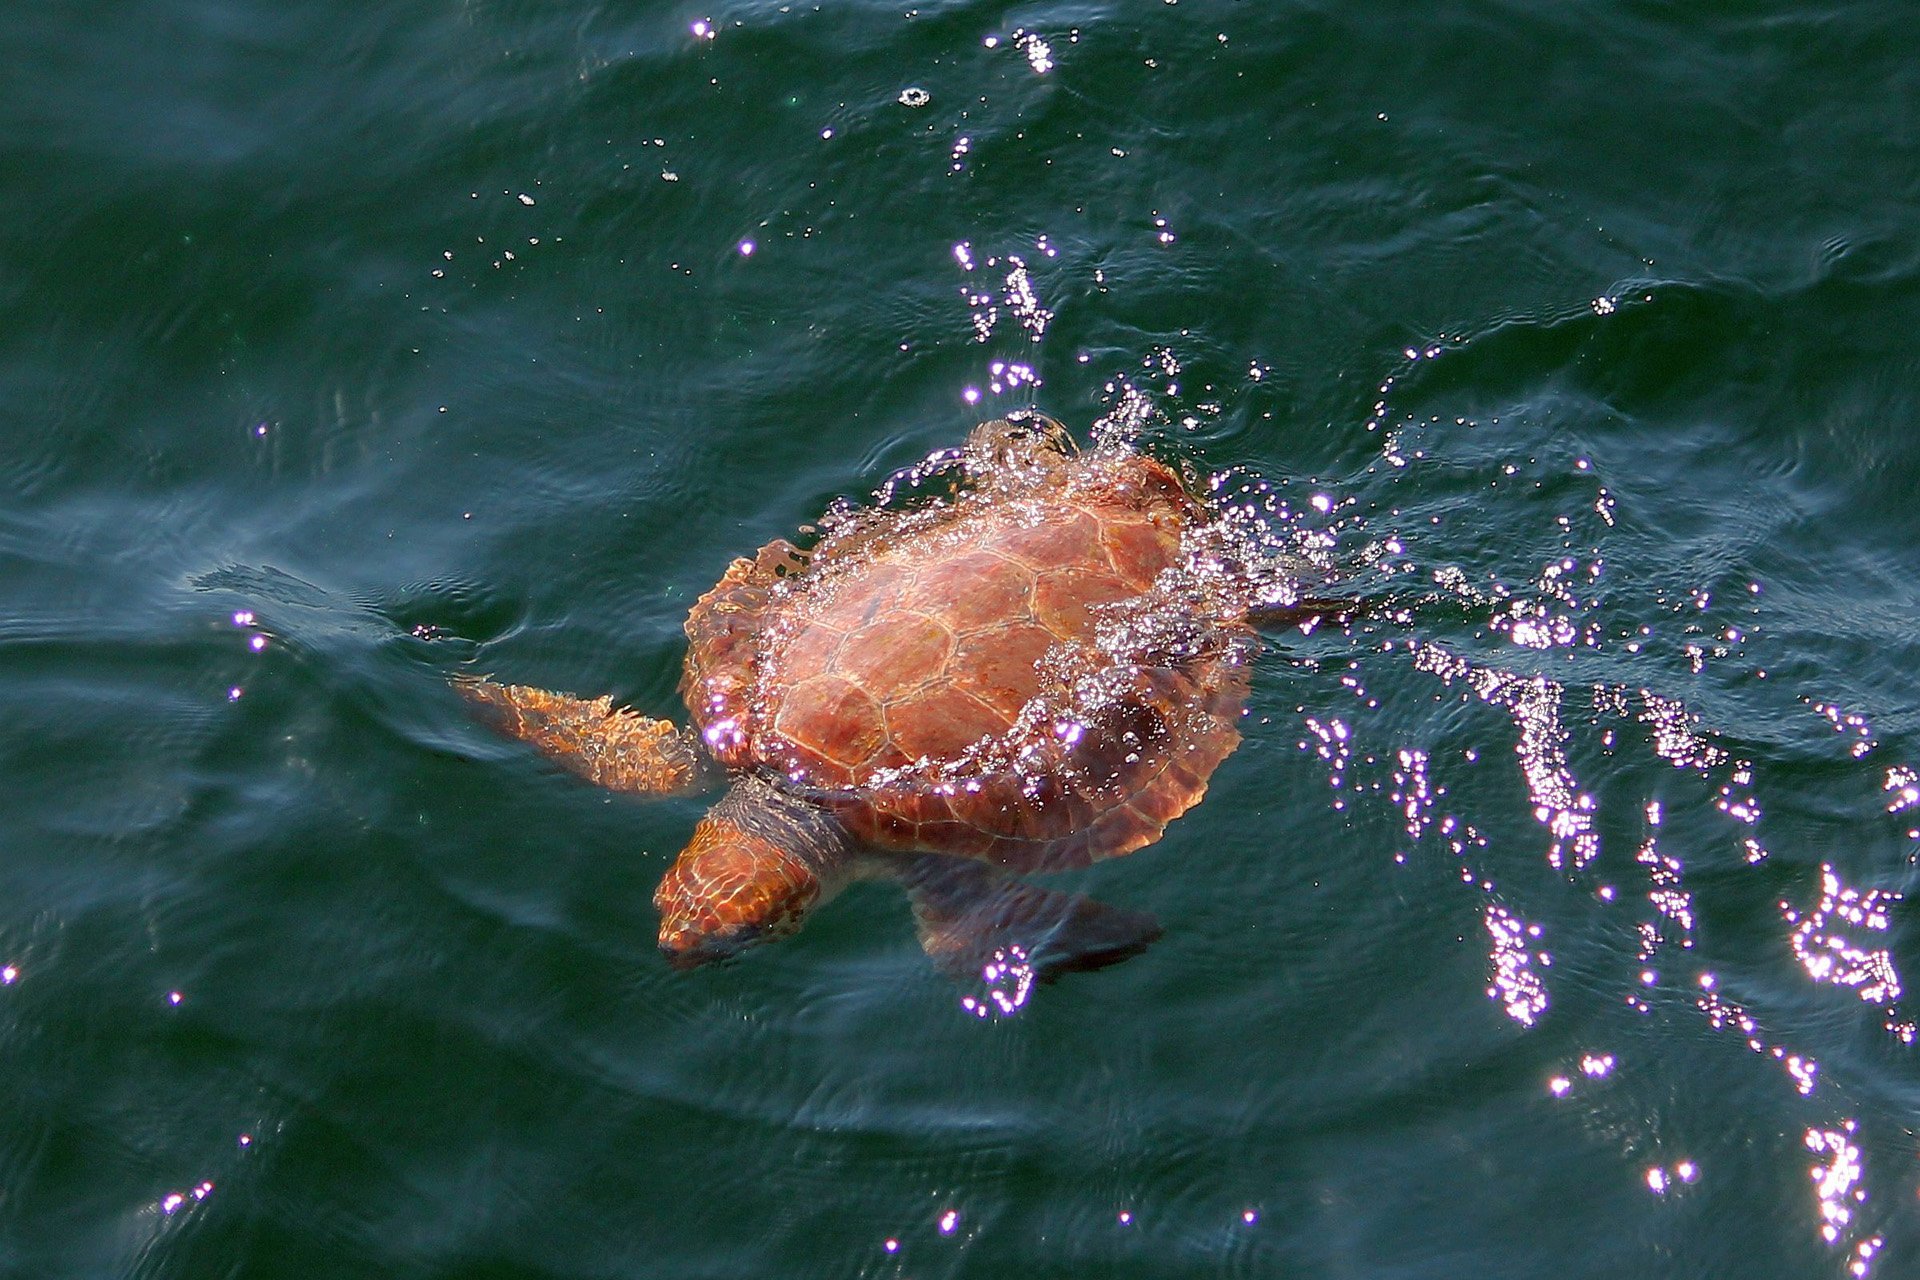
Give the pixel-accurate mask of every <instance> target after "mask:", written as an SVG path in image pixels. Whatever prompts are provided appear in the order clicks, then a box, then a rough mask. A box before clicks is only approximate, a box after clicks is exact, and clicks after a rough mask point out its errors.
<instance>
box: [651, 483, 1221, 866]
mask: <svg viewBox="0 0 1920 1280" xmlns="http://www.w3.org/2000/svg"><path fill="white" fill-rule="evenodd" d="M1070 466H1071V467H1072V468H1074V469H1073V470H1071V471H1069V473H1068V474H1067V475H1066V476H1063V477H1058V478H1056V479H1054V480H1052V481H1050V482H1049V486H1050V487H1049V488H1048V489H1047V490H1046V491H1044V492H1037V493H1029V494H1026V495H1024V496H1008V495H1004V494H996V495H986V496H981V495H976V498H977V500H975V501H971V502H966V501H963V502H960V503H958V504H956V505H955V506H954V507H953V508H952V510H951V511H950V512H949V513H947V514H946V515H945V516H944V517H942V518H936V519H934V520H931V521H929V522H923V523H922V524H920V525H918V526H914V525H912V523H911V522H910V521H905V520H903V521H902V523H901V525H900V526H899V527H898V528H897V529H896V528H890V527H888V525H887V523H886V520H887V517H884V516H881V517H875V518H874V519H873V520H871V521H870V522H869V524H868V526H867V528H866V530H865V531H864V532H863V533H862V534H860V535H858V536H855V537H852V538H849V539H847V540H846V543H847V545H839V544H836V542H835V540H834V539H833V538H829V539H828V540H827V542H826V543H824V544H823V545H822V547H821V548H820V549H819V550H818V551H817V552H816V554H815V556H814V558H813V560H812V563H811V564H808V563H807V562H806V561H805V559H804V558H803V557H801V556H800V555H799V553H797V552H795V551H794V550H793V548H791V547H790V546H788V545H787V544H785V543H774V544H772V545H770V546H769V547H767V548H766V549H765V550H763V551H762V552H761V554H760V556H759V557H758V559H757V560H755V561H747V560H738V561H735V562H734V565H733V567H732V568H731V569H729V571H728V573H727V576H726V577H725V578H723V579H722V581H721V582H720V583H719V584H718V585H717V586H716V587H715V588H714V590H713V591H712V592H709V593H708V594H707V595H706V596H705V597H703V598H702V599H701V601H700V603H699V604H698V605H696V606H695V608H694V610H693V613H692V614H691V615H690V616H689V618H688V620H687V634H688V639H689V641H690V644H689V650H688V654H687V665H686V675H685V678H684V680H683V682H682V690H683V693H684V694H685V695H686V699H687V704H688V707H689V709H690V710H691V712H692V713H693V718H694V723H695V726H696V727H697V728H698V729H699V730H700V731H701V733H702V735H703V737H704V739H705V741H706V743H707V745H708V747H709V749H711V750H712V751H713V753H714V755H715V756H716V757H717V758H718V759H720V760H721V761H722V763H724V764H726V765H728V766H729V767H733V768H742V769H760V770H763V771H766V772H767V773H769V774H770V775H773V776H775V777H776V778H779V779H784V784H785V785H786V786H788V787H789V788H790V789H792V790H794V791H795V792H796V793H798V794H801V795H803V796H809V797H811V798H813V799H815V800H816V801H817V802H819V803H820V804H822V805H823V806H824V807H826V808H827V809H828V810H830V811H831V812H833V813H835V814H836V815H837V816H838V817H839V818H840V819H841V821H842V822H843V823H844V824H845V825H846V827H847V828H848V830H849V831H850V832H851V833H852V834H853V835H854V836H855V837H856V838H858V839H860V840H863V841H866V842H867V843H869V844H873V845H877V846H880V847H882V848H891V849H902V850H925V851H931V852H937V853H948V854H956V855H964V856H971V857H978V858H984V859H988V860H990V861H994V862H998V863H1001V864H1003V865H1006V866H1008V867H1010V868H1012V869H1015V870H1020V871H1030V870H1042V869H1052V868H1060V867H1071V866H1082V865H1085V864H1087V863H1089V862H1092V861H1097V860H1099V859H1101V858H1106V857H1113V856H1116V855H1118V854H1123V853H1127V852H1130V851H1132V850H1134V849H1137V848H1140V847H1141V846H1143V845H1146V844H1149V843H1151V842H1153V841H1154V840H1156V839H1158V838H1159V836H1160V834H1161V832H1162V830H1163V829H1164V828H1165V826H1166V824H1167V823H1168V822H1170V821H1172V820H1173V819H1174V818H1176V817H1178V816H1179V815H1180V814H1181V813H1183V812H1185V811H1186V810H1187V809H1188V808H1190V807H1191V806H1192V805H1193V804H1195V803H1196V802H1197V801H1198V800H1199V799H1200V797H1201V795H1202V794H1203V793H1204V792H1205V790H1206V785H1207V779H1208V777H1209V776H1210V775H1211V774H1212V772H1213V770H1214V768H1215V767H1216V766H1217V765H1218V764H1219V763H1220V761H1222V760H1223V759H1225V758H1226V756H1227V755H1228V754H1230V753H1231V752H1232V751H1233V749H1234V748H1235V747H1236V746H1237V745H1238V744H1239V741H1240V734H1239V731H1238V729H1237V728H1236V727H1235V725H1236V721H1237V719H1238V717H1239V713H1240V709H1241V707H1242V705H1243V704H1244V702H1245V698H1246V689H1247V686H1246V671H1245V666H1244V652H1245V645H1244V644H1242V643H1239V641H1240V640H1241V639H1242V638H1243V637H1245V636H1246V635H1247V634H1249V633H1248V632H1247V629H1246V627H1245V626H1244V624H1243V623H1242V622H1240V621H1239V620H1237V619H1229V620H1226V621H1222V622H1219V623H1217V624H1216V625H1215V626H1214V627H1213V628H1212V633H1211V634H1212V638H1213V640H1214V641H1215V643H1212V644H1210V645H1208V646H1206V647H1204V648H1203V649H1202V650H1201V652H1200V655H1199V656H1197V657H1196V656H1185V657H1180V658H1171V657H1169V658H1164V659H1157V660H1151V661H1142V662H1140V663H1137V664H1136V665H1132V666H1127V667H1124V668H1119V669H1112V668H1110V669H1109V670H1108V671H1107V672H1106V673H1105V676H1106V678H1107V680H1108V682H1109V694H1108V696H1107V697H1106V698H1105V699H1104V700H1103V701H1102V702H1101V703H1100V704H1099V706H1098V711H1097V713H1096V714H1095V715H1094V716H1092V717H1091V718H1090V720H1089V722H1087V723H1061V724H1055V723H1054V722H1053V721H1052V720H1048V719H1045V718H1044V717H1041V718H1040V720H1038V721H1037V720H1036V714H1037V712H1036V708H1043V707H1044V706H1046V705H1048V704H1047V701H1046V700H1047V699H1048V698H1050V697H1051V698H1054V699H1055V700H1056V701H1057V700H1058V699H1059V698H1060V697H1062V696H1064V695H1065V693H1067V692H1068V691H1067V690H1065V689H1063V688H1062V687H1061V685H1062V679H1061V676H1060V675H1059V674H1058V672H1059V670H1060V668H1059V666H1058V665H1055V664H1057V662H1058V661H1059V660H1061V659H1062V658H1063V657H1064V658H1065V659H1067V660H1068V661H1067V665H1068V666H1069V667H1071V665H1072V663H1071V659H1072V658H1073V657H1074V655H1075V654H1076V653H1079V654H1083V655H1093V654H1095V650H1094V649H1093V646H1092V643H1091V642H1092V627H1093V626H1094V624H1095V622H1096V621H1097V620H1098V618H1099V616H1100V614H1101V612H1102V609H1103V606H1113V605H1118V604H1121V603H1123V602H1125V601H1128V600H1131V599H1133V598H1135V597H1138V596H1140V595H1142V594H1143V593H1144V592H1146V591H1147V589H1148V588H1149V587H1150V586H1151V585H1152V584H1153V582H1154V580H1155V578H1156V577H1157V576H1158V575H1159V574H1160V572H1161V571H1162V570H1163V569H1165V568H1167V567H1169V566H1170V565H1173V564H1175V563H1176V561H1177V560H1178V558H1179V556H1180V552H1181V534H1182V532H1183V530H1185V529H1186V528H1187V527H1189V526H1190V525H1192V524H1193V523H1195V522H1196V521H1198V520H1199V519H1201V518H1202V513H1201V511H1200V510H1199V508H1198V507H1197V506H1196V505H1195V504H1194V503H1193V501H1192V500H1191V499H1190V498H1189V497H1188V496H1187V494H1186V492H1185V490H1184V489H1183V487H1182V486H1181V484H1180V482H1179V480H1178V478H1177V477H1175V476H1174V474H1173V473H1172V472H1171V471H1170V470H1168V469H1167V468H1166V467H1165V466H1163V465H1162V464H1160V463H1158V462H1156V461H1154V460H1152V459H1149V458H1144V457H1139V456H1131V457H1126V458H1123V459H1119V460H1115V459H1112V458H1106V459H1103V460H1102V465H1101V467H1100V469H1099V470H1098V471H1094V470H1093V469H1092V468H1090V467H1084V466H1082V465H1081V464H1080V463H1078V462H1076V463H1073V464H1070ZM782 578H791V579H792V585H791V586H783V585H781V581H780V580H781V579H782ZM1050 654H1051V655H1052V657H1051V659H1050V660H1049V662H1048V663H1043V661H1042V660H1043V658H1049V655H1050ZM1115 689H1117V692H1115V691H1114V690H1115ZM1036 699H1039V700H1040V701H1039V702H1036V701H1035V700H1036ZM1023 712H1024V713H1025V714H1024V716H1023ZM983 741H984V742H986V743H990V744H993V745H994V747H995V751H994V752H991V753H983V751H982V743H983ZM975 759H978V760H980V761H981V762H982V763H980V764H979V766H978V767H973V766H972V765H971V764H970V763H969V762H970V761H972V760H975Z"/></svg>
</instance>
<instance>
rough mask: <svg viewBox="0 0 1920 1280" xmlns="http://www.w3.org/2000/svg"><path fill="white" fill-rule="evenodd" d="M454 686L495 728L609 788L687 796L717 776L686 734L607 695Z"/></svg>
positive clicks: (473, 682) (461, 682) (474, 682)
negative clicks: (592, 696)
mask: <svg viewBox="0 0 1920 1280" xmlns="http://www.w3.org/2000/svg"><path fill="white" fill-rule="evenodd" d="M453 687H454V688H455V689H457V690H459V692H460V696H462V697H463V698H465V699H466V700H467V701H468V702H471V703H473V704H474V705H475V706H476V707H478V708H479V709H480V712H481V715H482V716H483V718H484V719H485V720H486V721H487V722H488V723H489V724H491V725H492V726H493V727H494V728H496V729H498V730H499V731H500V732H502V733H504V734H507V735H509V736H511V737H515V738H520V739H522V740H524V741H526V742H528V743H530V744H532V746H533V747H534V749H535V750H537V751H539V752H540V754H541V755H544V756H546V757H547V758H548V759H550V760H552V761H553V762H554V763H555V764H558V765H560V766H561V767H563V768H565V769H567V770H569V771H570V772H573V773H577V774H579V775H580V776H581V777H583V778H585V779H586V780H587V781H589V782H593V783H597V784H599V785H600V786H603V787H608V788H610V789H612V790H614V791H637V792H641V793H644V794H647V795H657V796H658V795H688V794H691V793H693V792H696V791H701V790H704V789H705V788H706V787H708V786H710V785H712V784H713V783H714V782H715V781H716V780H717V776H716V774H717V771H716V770H715V769H714V768H713V765H712V763H711V761H709V760H708V758H707V756H706V754H705V753H704V752H702V751H701V750H700V744H699V742H698V741H696V740H695V738H694V736H693V734H692V733H690V732H689V731H687V730H685V729H682V728H680V727H678V726H677V725H675V724H674V723H673V722H672V721H669V720H653V719H649V718H648V717H646V716H643V715H640V714H639V713H637V712H634V711H630V710H628V709H627V708H625V707H616V706H614V705H613V699H611V698H606V697H601V698H592V699H587V698H575V697H571V696H569V695H567V694H564V693H551V692H549V691H548V690H545V689H534V688H529V687H528V686H526V685H523V684H495V683H494V682H493V681H491V680H487V679H482V678H479V677H473V676H463V677H459V678H457V679H455V680H454V682H453Z"/></svg>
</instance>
